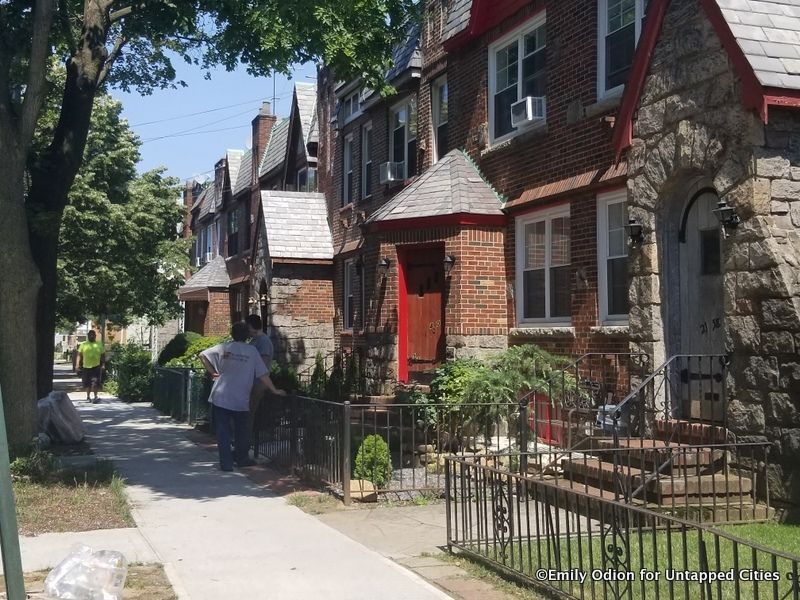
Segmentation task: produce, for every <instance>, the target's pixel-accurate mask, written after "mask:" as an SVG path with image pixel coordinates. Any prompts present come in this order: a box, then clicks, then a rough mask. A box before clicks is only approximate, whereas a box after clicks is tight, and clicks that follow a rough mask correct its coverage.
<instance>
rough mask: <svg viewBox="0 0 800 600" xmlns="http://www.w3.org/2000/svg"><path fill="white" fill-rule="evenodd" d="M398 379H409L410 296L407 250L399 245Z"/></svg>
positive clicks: (404, 381)
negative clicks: (407, 277) (407, 284)
mask: <svg viewBox="0 0 800 600" xmlns="http://www.w3.org/2000/svg"><path fill="white" fill-rule="evenodd" d="M397 380H398V381H401V382H403V383H406V382H407V381H408V298H406V252H405V248H404V247H400V246H398V247H397Z"/></svg>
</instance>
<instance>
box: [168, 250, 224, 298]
mask: <svg viewBox="0 0 800 600" xmlns="http://www.w3.org/2000/svg"><path fill="white" fill-rule="evenodd" d="M230 283H231V278H230V276H229V275H228V267H227V265H226V263H225V258H224V257H223V256H217V257H216V258H214V259H213V260H211V261H210V262H207V263H206V264H205V265H203V267H202V268H201V269H200V270H199V271H198V272H197V273H195V274H194V275H192V276H191V277H190V278H189V280H188V281H187V282H186V283H185V284H184V285H183V286H181V288H180V289H179V290H178V292H179V293H181V294H182V293H186V292H189V291H191V290H201V289H206V288H226V287H228V286H229V285H230Z"/></svg>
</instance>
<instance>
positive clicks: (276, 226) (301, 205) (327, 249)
mask: <svg viewBox="0 0 800 600" xmlns="http://www.w3.org/2000/svg"><path fill="white" fill-rule="evenodd" d="M261 214H262V219H263V222H264V227H265V229H266V233H267V244H268V246H269V256H270V257H271V258H293V259H309V260H330V259H332V258H333V241H332V238H331V230H330V227H329V226H328V212H327V206H326V203H325V196H324V195H323V194H316V193H309V192H284V191H279V190H265V191H262V192H261Z"/></svg>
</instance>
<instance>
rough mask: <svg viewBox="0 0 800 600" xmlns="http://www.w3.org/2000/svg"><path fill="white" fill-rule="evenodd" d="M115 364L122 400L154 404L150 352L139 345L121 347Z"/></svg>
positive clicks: (130, 344) (131, 344) (119, 393)
mask: <svg viewBox="0 0 800 600" xmlns="http://www.w3.org/2000/svg"><path fill="white" fill-rule="evenodd" d="M113 364H114V373H115V379H116V381H117V387H118V395H119V398H120V400H124V401H125V402H152V400H153V374H154V371H153V364H152V362H151V357H150V351H149V350H147V349H145V348H143V347H142V346H139V345H138V344H134V343H128V344H125V345H124V346H120V349H119V352H117V354H116V356H115V357H114V363H113Z"/></svg>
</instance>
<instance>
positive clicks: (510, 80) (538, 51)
mask: <svg viewBox="0 0 800 600" xmlns="http://www.w3.org/2000/svg"><path fill="white" fill-rule="evenodd" d="M527 96H534V97H546V96H547V23H546V19H545V14H544V12H542V13H541V14H539V15H537V16H535V17H534V18H533V19H531V21H530V22H529V23H525V25H523V26H522V27H521V28H519V29H517V30H516V31H513V32H512V33H510V34H509V35H507V36H505V37H504V38H502V39H500V40H498V41H497V42H495V43H493V44H492V45H491V46H489V135H490V138H491V142H492V143H497V142H502V141H505V140H507V139H509V138H512V137H514V136H515V135H516V134H517V133H518V132H519V130H518V129H517V128H516V127H514V126H512V125H511V105H512V104H514V103H515V102H517V101H518V100H521V99H522V98H525V97H527ZM542 123H544V121H542Z"/></svg>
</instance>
